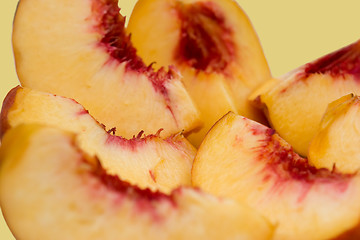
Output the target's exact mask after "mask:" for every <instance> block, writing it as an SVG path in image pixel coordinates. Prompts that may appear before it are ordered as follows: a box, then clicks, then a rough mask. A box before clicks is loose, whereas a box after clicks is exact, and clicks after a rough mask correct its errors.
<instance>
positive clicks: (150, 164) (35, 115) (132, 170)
mask: <svg viewBox="0 0 360 240" xmlns="http://www.w3.org/2000/svg"><path fill="white" fill-rule="evenodd" d="M0 119H1V121H0V122H1V123H3V124H2V126H1V128H2V134H3V133H4V132H5V131H6V130H7V128H11V127H15V126H17V125H20V124H24V123H38V124H44V125H48V126H54V127H58V128H61V129H63V130H66V131H70V132H73V133H77V134H78V135H77V139H78V142H79V146H80V147H81V149H83V150H84V151H86V152H87V153H88V154H90V155H96V156H98V157H99V158H100V159H101V163H102V165H103V166H104V168H105V169H106V170H107V171H108V172H109V173H111V174H115V175H120V176H121V177H122V179H124V180H126V181H128V182H130V183H132V184H137V185H138V186H139V187H140V188H151V189H153V190H160V191H163V192H166V193H169V192H170V191H171V190H173V189H174V188H176V187H179V186H183V185H190V184H191V182H190V180H191V167H192V163H193V159H194V157H195V154H196V149H195V148H194V147H193V146H192V145H191V144H190V143H189V142H188V141H187V140H186V139H185V138H184V136H183V135H182V134H176V135H174V136H170V137H168V138H166V139H164V138H161V137H160V132H159V133H157V134H155V135H146V136H142V132H141V133H140V134H139V135H138V136H136V137H133V138H132V139H125V138H122V137H119V136H114V135H112V134H111V132H112V131H115V130H112V131H111V130H110V131H109V132H106V130H105V129H104V126H103V125H100V124H99V123H98V122H97V121H96V120H95V119H94V118H93V117H92V116H91V115H90V114H89V113H88V112H87V110H85V109H84V108H83V107H82V106H81V105H80V104H79V103H77V102H76V101H74V100H72V99H68V98H65V97H60V96H55V95H53V94H50V93H44V92H39V91H36V90H31V89H29V88H22V87H16V88H14V89H13V90H12V91H10V93H9V94H8V96H7V97H6V98H5V101H4V105H3V109H2V112H1V117H0ZM5 127H7V128H5Z"/></svg>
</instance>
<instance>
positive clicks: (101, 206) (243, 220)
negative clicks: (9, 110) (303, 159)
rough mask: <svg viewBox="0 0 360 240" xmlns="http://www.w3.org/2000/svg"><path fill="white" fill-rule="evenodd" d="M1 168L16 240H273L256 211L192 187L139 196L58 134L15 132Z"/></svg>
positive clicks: (2, 194)
mask: <svg viewBox="0 0 360 240" xmlns="http://www.w3.org/2000/svg"><path fill="white" fill-rule="evenodd" d="M0 162H1V165H0V203H1V208H2V211H3V213H4V216H5V219H6V221H7V223H8V225H9V227H10V229H11V231H12V232H13V233H14V235H15V237H16V238H17V239H27V240H38V239H52V240H60V239H61V240H63V239H87V240H95V239H96V240H98V239H104V240H110V239H132V240H140V239H149V240H151V239H156V240H165V239H177V240H181V239H184V240H185V239H234V240H235V239H249V240H250V239H259V240H262V239H271V235H272V231H273V227H272V226H271V225H270V224H269V222H267V221H266V220H265V219H264V218H263V217H262V216H260V215H259V214H258V213H256V212H254V211H253V210H252V209H250V208H248V207H245V206H243V205H240V204H237V203H236V202H235V201H231V200H225V199H218V198H216V197H214V196H211V195H208V194H205V193H202V192H201V191H199V190H193V189H190V188H179V189H177V190H175V191H174V192H172V193H171V194H169V195H167V194H163V193H161V192H152V191H150V190H148V189H145V190H141V189H139V188H138V187H137V186H134V185H131V184H129V183H127V182H125V181H123V180H121V178H119V177H117V176H113V175H109V174H108V173H107V172H106V171H105V170H104V169H103V168H102V167H101V165H100V164H99V162H98V161H97V159H95V158H90V157H88V156H87V155H86V154H85V153H84V152H82V151H80V150H79V149H78V148H77V147H76V142H75V139H74V137H73V136H72V135H70V134H69V133H64V132H62V131H60V130H57V129H54V128H49V127H41V126H38V125H21V126H18V127H16V128H13V129H11V130H10V131H9V132H7V133H6V134H5V137H4V141H3V145H2V147H1V151H0ZM255 229H256V231H254V230H255Z"/></svg>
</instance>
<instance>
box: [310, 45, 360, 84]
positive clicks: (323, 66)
mask: <svg viewBox="0 0 360 240" xmlns="http://www.w3.org/2000/svg"><path fill="white" fill-rule="evenodd" d="M304 72H305V75H306V77H307V76H308V75H310V74H314V73H321V74H330V75H332V76H333V77H344V76H345V75H346V74H350V75H353V76H354V77H355V78H356V79H360V41H359V42H356V43H354V44H351V45H349V46H347V47H345V48H342V49H340V50H338V51H336V52H334V53H331V54H328V55H326V56H324V57H322V58H320V59H318V60H317V61H315V62H313V63H309V64H307V65H306V66H305V70H304Z"/></svg>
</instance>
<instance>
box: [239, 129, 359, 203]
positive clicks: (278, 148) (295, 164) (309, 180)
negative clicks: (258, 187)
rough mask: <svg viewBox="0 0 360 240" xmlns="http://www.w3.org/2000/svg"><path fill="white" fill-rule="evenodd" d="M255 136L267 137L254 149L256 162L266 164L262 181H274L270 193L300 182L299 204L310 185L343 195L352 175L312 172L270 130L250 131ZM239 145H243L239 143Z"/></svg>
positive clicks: (306, 163)
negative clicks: (322, 185) (327, 187)
mask: <svg viewBox="0 0 360 240" xmlns="http://www.w3.org/2000/svg"><path fill="white" fill-rule="evenodd" d="M252 132H253V134H254V135H258V134H260V135H263V136H266V137H265V139H264V140H263V141H262V145H261V146H260V147H258V148H256V149H254V150H255V151H256V152H257V160H258V161H264V160H266V167H265V169H263V173H264V177H263V181H264V183H265V182H268V181H270V180H271V179H272V180H274V181H275V182H274V185H273V190H274V191H277V190H279V189H280V188H281V185H282V184H285V183H286V182H288V181H296V182H301V183H302V186H303V189H302V192H301V194H300V195H299V198H298V199H299V202H301V201H302V200H303V199H304V198H305V197H306V194H307V192H308V191H309V190H310V188H311V185H312V184H315V183H328V184H332V186H333V187H334V189H336V190H337V191H339V192H344V191H345V190H346V189H347V186H348V183H349V181H350V180H351V179H352V177H353V174H342V173H339V172H338V171H337V170H336V169H335V167H334V168H333V170H332V171H329V170H328V169H326V168H315V167H313V166H311V165H310V164H309V161H308V159H307V158H302V157H300V156H299V155H298V154H296V153H295V152H294V151H293V149H292V148H291V147H289V146H285V145H284V144H282V143H281V141H282V140H280V139H279V138H278V136H277V135H274V134H275V131H274V130H273V129H270V128H253V129H252ZM238 141H246V140H245V139H238Z"/></svg>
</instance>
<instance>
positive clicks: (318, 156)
mask: <svg viewBox="0 0 360 240" xmlns="http://www.w3.org/2000/svg"><path fill="white" fill-rule="evenodd" d="M359 119H360V97H359V96H355V95H353V94H350V95H347V96H344V97H342V98H340V99H339V100H336V101H334V102H332V103H331V104H329V107H328V110H327V111H326V113H325V115H324V117H323V119H322V121H321V124H320V128H319V131H318V133H317V134H316V135H315V137H314V139H313V140H312V141H311V143H310V147H309V161H310V162H311V164H313V165H314V166H316V167H324V168H328V169H332V168H334V167H335V168H336V169H339V170H340V171H342V172H348V173H352V172H356V171H359V170H360V151H359V146H358V143H359V142H360V120H359Z"/></svg>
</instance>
